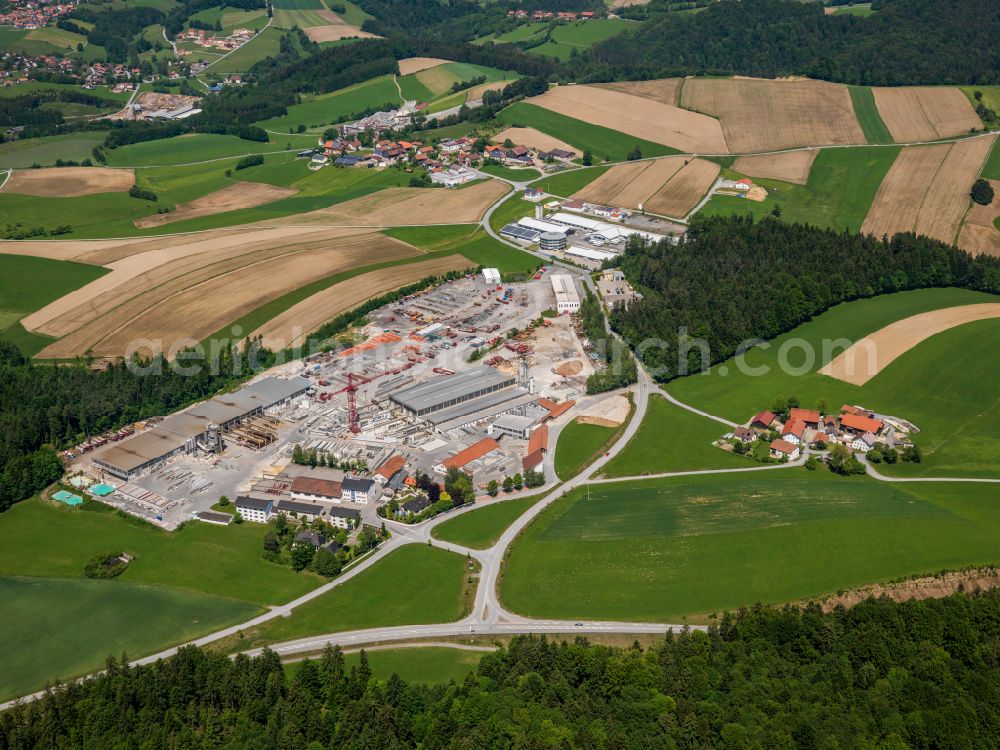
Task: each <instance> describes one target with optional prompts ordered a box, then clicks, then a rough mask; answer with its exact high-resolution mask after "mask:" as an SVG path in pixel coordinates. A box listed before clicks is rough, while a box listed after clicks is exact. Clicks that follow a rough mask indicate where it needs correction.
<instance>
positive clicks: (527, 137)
mask: <svg viewBox="0 0 1000 750" xmlns="http://www.w3.org/2000/svg"><path fill="white" fill-rule="evenodd" d="M507 138H510V139H511V141H513V142H514V143H516V144H518V145H522V146H530V147H531V148H536V149H541V150H542V151H551V150H552V149H554V148H561V149H564V150H566V151H572V152H574V153H576V148H575V147H574V146H570V145H569V144H568V143H566V142H565V141H560V140H559V139H558V138H553V137H552V136H551V135H549V134H548V133H543V132H542V131H540V130H535V129H534V128H507V129H506V130H504V131H503V132H501V133H498V134H497V135H496V136H495V137H494V138H493V142H494V143H503V142H504V141H505V140H506V139H507Z"/></svg>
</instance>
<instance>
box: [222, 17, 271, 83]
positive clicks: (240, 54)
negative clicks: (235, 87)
mask: <svg viewBox="0 0 1000 750" xmlns="http://www.w3.org/2000/svg"><path fill="white" fill-rule="evenodd" d="M281 33H282V32H281V31H279V30H278V29H275V28H267V29H264V30H263V31H262V32H260V33H259V34H257V36H255V37H254V38H253V39H251V40H250V41H249V42H247V43H246V44H244V45H243V46H242V47H239V48H238V49H235V50H233V51H232V52H230V53H229V54H228V55H226V56H225V57H223V58H221V59H220V60H219V61H218V62H214V63H212V64H211V65H210V66H209V67H207V68H205V70H204V71H203V73H211V74H212V75H217V76H226V75H229V74H230V73H246V72H247V71H248V70H250V68H251V67H253V64H254V63H257V62H260V61H261V60H263V59H264V58H265V57H274V56H275V55H277V54H278V51H279V45H280V44H281Z"/></svg>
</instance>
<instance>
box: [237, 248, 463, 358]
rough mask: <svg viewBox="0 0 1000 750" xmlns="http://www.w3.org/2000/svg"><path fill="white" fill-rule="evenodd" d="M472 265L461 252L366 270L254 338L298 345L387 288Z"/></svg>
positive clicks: (273, 345) (306, 301) (270, 343)
mask: <svg viewBox="0 0 1000 750" xmlns="http://www.w3.org/2000/svg"><path fill="white" fill-rule="evenodd" d="M472 266H475V263H472V262H471V261H469V260H467V259H466V258H464V257H463V256H461V255H449V256H447V257H444V258H434V259H431V260H423V261H418V262H416V263H407V264H404V265H400V266H395V267H393V268H383V269H380V270H378V271H371V272H369V273H364V274H361V275H359V276H355V277H354V278H352V279H349V280H348V281H343V282H341V283H339V284H334V285H333V286H331V287H328V288H327V289H324V290H323V291H320V292H317V293H316V294H314V295H312V296H311V297H309V298H307V299H304V300H302V301H301V302H299V303H298V304H296V305H293V306H292V307H290V308H289V309H288V310H286V311H285V312H283V313H282V314H280V315H278V316H277V317H276V318H274V319H273V320H271V321H270V322H268V323H267V324H266V325H263V326H261V327H260V328H258V329H257V330H256V331H254V332H253V333H251V337H256V336H263V337H264V345H265V346H267V347H269V348H271V349H274V350H278V349H283V348H285V347H288V346H297V345H299V344H302V343H304V341H305V338H306V336H308V334H309V333H311V332H312V331H315V330H316V329H317V328H319V327H320V326H321V325H323V323H325V322H326V321H328V320H330V319H331V318H334V317H336V316H337V315H339V314H340V313H342V312H344V311H345V310H350V309H351V308H352V307H357V306H358V305H360V304H361V303H362V302H365V301H366V300H369V299H371V298H372V297H377V296H378V295H380V294H384V293H385V292H386V290H389V289H396V288H398V287H401V286H404V285H406V284H410V283H412V282H414V281H419V280H420V279H422V278H424V277H426V276H435V275H440V274H444V273H446V272H448V271H463V270H465V269H467V268H470V267H472Z"/></svg>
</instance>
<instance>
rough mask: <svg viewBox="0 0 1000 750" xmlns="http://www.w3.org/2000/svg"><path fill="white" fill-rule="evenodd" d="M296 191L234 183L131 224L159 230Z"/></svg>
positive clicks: (269, 200)
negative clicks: (165, 212) (169, 225)
mask: <svg viewBox="0 0 1000 750" xmlns="http://www.w3.org/2000/svg"><path fill="white" fill-rule="evenodd" d="M297 192H299V191H298V190H295V189H293V188H282V187H275V186H274V185H268V184H266V183H263V182H234V183H233V184H232V185H229V186H228V187H224V188H222V189H221V190H216V191H215V192H214V193H209V194H208V195H203V196H202V197H201V198H195V199H194V200H193V201H189V202H188V203H180V204H178V206H177V208H176V209H175V210H174V211H171V212H170V213H168V214H153V215H152V216H143V217H142V218H140V219H136V220H135V221H134V222H132V223H133V224H135V225H136V226H137V227H141V228H148V227H159V226H163V225H164V224H173V223H175V222H178V221H186V220H188V219H196V218H198V217H199V216H211V215H212V214H221V213H225V212H226V211H236V210H238V209H241V208H254V207H255V206H263V205H265V204H267V203H273V202H274V201H278V200H281V199H282V198H287V197H288V196H290V195H295V194H296V193H297Z"/></svg>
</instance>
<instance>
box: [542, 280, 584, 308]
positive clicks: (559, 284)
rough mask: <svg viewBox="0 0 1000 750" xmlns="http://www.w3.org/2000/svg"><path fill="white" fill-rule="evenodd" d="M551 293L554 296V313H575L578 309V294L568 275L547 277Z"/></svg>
mask: <svg viewBox="0 0 1000 750" xmlns="http://www.w3.org/2000/svg"><path fill="white" fill-rule="evenodd" d="M549 279H550V280H551V282H552V292H553V293H554V294H555V295H556V312H558V313H564V312H576V311H577V310H579V309H580V294H579V293H578V292H577V291H576V284H575V283H574V282H573V277H572V276H570V275H569V274H564V273H557V274H553V275H552V276H550V277H549Z"/></svg>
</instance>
